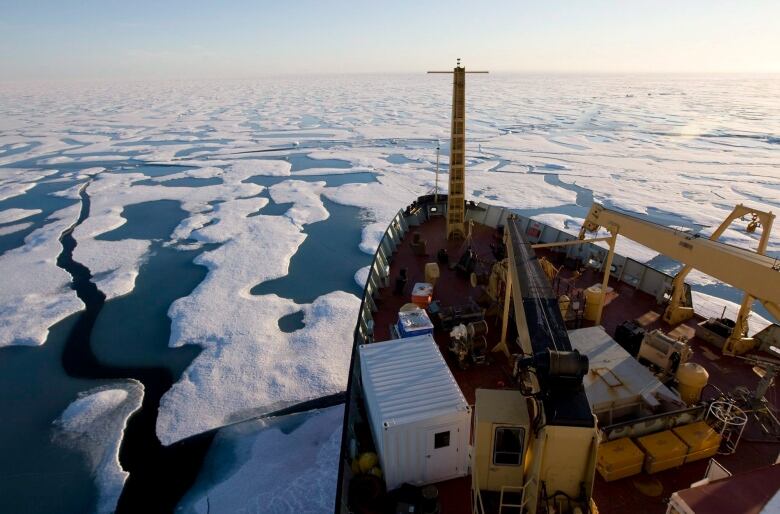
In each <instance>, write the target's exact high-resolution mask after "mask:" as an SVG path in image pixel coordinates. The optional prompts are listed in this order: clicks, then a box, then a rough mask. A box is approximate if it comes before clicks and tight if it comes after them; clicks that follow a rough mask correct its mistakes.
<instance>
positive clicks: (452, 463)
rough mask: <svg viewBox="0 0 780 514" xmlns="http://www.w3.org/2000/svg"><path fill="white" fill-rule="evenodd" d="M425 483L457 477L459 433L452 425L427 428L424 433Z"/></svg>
mask: <svg viewBox="0 0 780 514" xmlns="http://www.w3.org/2000/svg"><path fill="white" fill-rule="evenodd" d="M425 446H426V452H425V482H428V483H430V482H437V481H439V480H444V479H446V478H450V477H453V476H455V475H457V474H458V473H459V472H460V471H462V470H459V469H458V453H459V448H458V447H459V446H460V432H459V431H458V428H457V427H455V426H453V425H448V426H439V427H434V428H429V429H428V430H427V432H426V445H425Z"/></svg>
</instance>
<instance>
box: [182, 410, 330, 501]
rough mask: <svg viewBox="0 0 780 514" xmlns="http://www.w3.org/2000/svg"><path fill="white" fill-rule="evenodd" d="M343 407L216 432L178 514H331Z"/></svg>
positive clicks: (250, 423)
mask: <svg viewBox="0 0 780 514" xmlns="http://www.w3.org/2000/svg"><path fill="white" fill-rule="evenodd" d="M343 414H344V408H343V406H336V407H330V408H328V409H323V410H314V411H310V412H305V413H300V414H292V415H288V416H283V417H279V418H271V419H267V420H256V421H248V422H246V423H241V424H238V425H235V426H231V427H227V428H224V429H222V430H220V431H219V433H218V434H217V436H216V438H215V439H214V441H213V443H212V445H211V449H210V450H209V453H208V455H207V456H206V461H205V463H204V467H203V470H202V471H201V473H200V476H199V477H198V479H197V482H196V484H195V486H194V487H193V489H192V490H191V491H190V492H189V493H188V494H187V496H185V498H184V499H183V500H182V502H181V503H180V504H179V505H178V507H177V509H178V511H179V512H182V513H186V514H207V513H210V512H212V513H219V512H264V513H268V514H272V513H273V514H287V513H292V512H296V513H302V514H304V513H306V514H321V513H325V512H332V511H333V506H334V504H335V501H336V481H337V480H338V456H339V449H340V443H341V421H342V417H343Z"/></svg>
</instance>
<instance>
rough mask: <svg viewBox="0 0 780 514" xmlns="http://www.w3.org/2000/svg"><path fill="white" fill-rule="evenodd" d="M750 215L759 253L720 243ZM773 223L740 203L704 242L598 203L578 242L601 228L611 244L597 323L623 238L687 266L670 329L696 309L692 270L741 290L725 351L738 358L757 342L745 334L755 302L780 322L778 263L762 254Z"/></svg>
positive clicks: (669, 312)
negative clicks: (691, 297) (691, 300)
mask: <svg viewBox="0 0 780 514" xmlns="http://www.w3.org/2000/svg"><path fill="white" fill-rule="evenodd" d="M746 216H747V217H748V226H747V231H748V232H755V231H756V229H758V228H761V238H760V241H759V244H758V249H757V251H752V250H748V249H745V248H738V247H736V246H732V245H729V244H726V243H723V242H721V241H718V238H719V237H720V236H721V235H722V234H723V232H724V231H725V230H726V229H727V228H728V227H729V226H730V225H731V224H732V223H733V222H734V220H737V219H742V218H744V217H746ZM774 218H775V215H774V214H772V213H771V212H764V211H760V210H758V209H754V208H750V207H746V206H744V205H741V204H740V205H737V206H736V207H735V208H734V210H733V211H732V212H731V214H729V216H728V217H727V218H726V220H724V221H723V223H722V224H721V225H720V226H719V227H718V228H717V230H715V232H713V234H712V235H711V236H710V238H704V237H701V236H699V235H697V234H691V233H689V232H684V231H681V230H678V229H675V228H671V227H666V226H663V225H659V224H657V223H653V222H651V221H648V220H644V219H641V218H639V217H637V216H632V215H630V214H626V213H623V212H619V211H616V210H612V209H607V208H605V207H604V206H602V205H599V204H597V203H594V204H593V206H592V207H591V209H590V212H588V216H587V218H586V219H585V222H584V223H583V225H582V229H581V230H580V234H579V238H580V240H584V239H585V236H586V233H587V232H596V231H597V230H598V229H599V227H603V228H605V229H606V230H607V231H608V232H609V233H610V236H609V237H607V238H599V239H598V240H602V241H603V240H606V241H607V242H608V243H609V254H608V256H607V260H606V265H605V272H604V282H605V283H604V284H603V286H604V287H602V299H601V305H600V307H599V311H598V319H597V323H598V320H600V318H601V309H602V308H603V304H604V298H603V296H604V295H605V293H606V285H607V284H606V282H607V281H608V279H609V270H610V266H611V263H612V256H613V254H614V251H615V241H616V240H617V236H618V234H620V235H622V236H624V237H627V238H628V239H631V240H633V241H636V242H637V243H639V244H641V245H644V246H646V247H648V248H651V249H653V250H655V251H657V252H659V253H661V254H663V255H665V256H667V257H670V258H672V259H674V260H676V261H679V262H681V263H683V264H684V267H683V268H682V269H681V270H680V272H679V273H677V275H676V276H675V278H674V280H673V282H672V287H673V289H672V294H671V300H670V302H669V305H668V307H667V309H666V311H665V313H664V320H666V321H667V322H668V323H670V324H672V325H676V324H679V323H681V322H682V321H685V320H686V319H689V318H690V317H692V316H693V306H692V305H686V302H685V277H686V275H687V274H688V273H689V272H690V270H691V269H693V268H695V269H697V270H699V271H701V272H703V273H706V274H707V275H710V276H711V277H713V278H716V279H718V280H720V281H722V282H725V283H726V284H729V285H732V286H734V287H737V288H739V289H741V290H743V291H744V293H745V297H744V299H743V301H742V305H741V307H740V309H739V313H738V315H737V319H736V320H734V321H735V327H734V330H733V331H732V334H731V336H730V337H729V339H728V340H727V341H726V344H725V345H724V346H723V352H724V353H727V354H740V353H744V352H746V351H748V350H750V349H752V348H753V346H754V341H753V340H752V339H751V338H749V337H748V333H747V332H748V316H749V315H750V311H751V306H752V305H753V301H754V300H758V301H760V302H761V303H762V304H763V305H764V307H766V309H767V311H769V313H770V314H771V315H772V316H773V317H774V318H775V319H777V320H780V260H778V259H776V258H772V257H768V256H766V255H764V253H765V251H766V247H767V243H768V242H769V236H770V234H771V230H772V223H773V222H774ZM591 241H593V240H591Z"/></svg>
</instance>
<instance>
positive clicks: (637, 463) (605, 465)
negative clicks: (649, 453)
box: [596, 437, 645, 482]
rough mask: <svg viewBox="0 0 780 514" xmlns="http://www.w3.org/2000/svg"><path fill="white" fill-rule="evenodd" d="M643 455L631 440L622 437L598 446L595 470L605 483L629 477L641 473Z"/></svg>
mask: <svg viewBox="0 0 780 514" xmlns="http://www.w3.org/2000/svg"><path fill="white" fill-rule="evenodd" d="M644 460H645V454H644V453H642V450H640V449H639V448H638V447H637V445H635V444H634V443H633V442H632V441H631V439H629V438H628V437H624V438H622V439H617V440H615V441H610V442H608V443H602V444H600V445H599V453H598V461H597V463H596V469H598V471H599V474H600V475H601V476H602V478H604V480H606V481H607V482H611V481H613V480H618V479H620V478H625V477H630V476H631V475H636V474H637V473H639V472H640V471H642V463H643V462H644Z"/></svg>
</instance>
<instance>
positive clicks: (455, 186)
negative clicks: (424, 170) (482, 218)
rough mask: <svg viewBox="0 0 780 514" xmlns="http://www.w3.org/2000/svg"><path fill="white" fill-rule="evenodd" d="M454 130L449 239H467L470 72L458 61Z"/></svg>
mask: <svg viewBox="0 0 780 514" xmlns="http://www.w3.org/2000/svg"><path fill="white" fill-rule="evenodd" d="M428 73H452V128H451V131H450V184H449V191H448V196H447V238H448V239H450V238H452V239H463V238H464V237H466V227H465V221H466V73H487V72H486V71H469V72H466V68H464V67H462V66H461V65H460V59H458V61H457V64H456V65H455V68H454V69H453V70H452V71H429V72H428Z"/></svg>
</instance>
